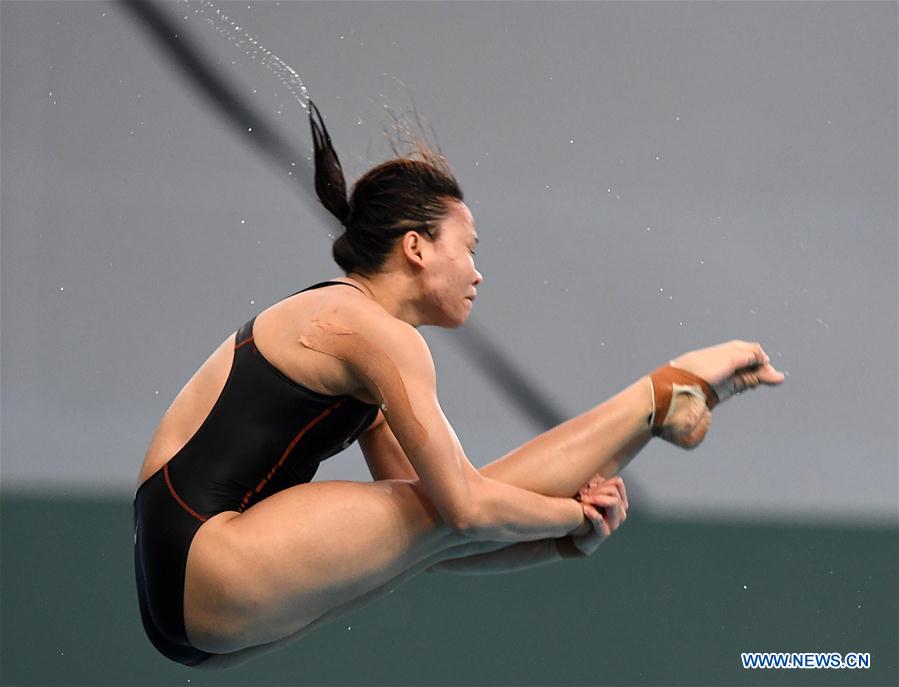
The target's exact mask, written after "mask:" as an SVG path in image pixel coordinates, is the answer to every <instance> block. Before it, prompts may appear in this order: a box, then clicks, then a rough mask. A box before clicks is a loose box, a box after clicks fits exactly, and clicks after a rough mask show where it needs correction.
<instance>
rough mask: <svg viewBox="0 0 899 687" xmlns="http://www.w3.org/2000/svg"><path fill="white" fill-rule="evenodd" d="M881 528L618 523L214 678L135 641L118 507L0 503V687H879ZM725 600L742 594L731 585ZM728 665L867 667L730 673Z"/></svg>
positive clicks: (419, 590) (889, 627)
mask: <svg viewBox="0 0 899 687" xmlns="http://www.w3.org/2000/svg"><path fill="white" fill-rule="evenodd" d="M897 535H899V531H897V530H896V529H894V528H879V529H878V528H850V527H845V528H835V527H811V526H797V525H789V524H779V525H735V524H732V523H728V524H715V523H708V522H699V521H659V520H647V519H645V518H644V519H640V518H638V517H637V516H631V517H630V518H629V519H628V521H627V524H626V525H625V526H624V527H622V529H621V530H620V531H619V532H618V533H616V535H615V536H614V537H613V538H612V539H611V540H610V541H608V542H607V543H606V544H604V545H603V548H602V549H600V552H599V553H597V554H596V555H595V556H594V557H593V558H591V559H589V560H587V561H583V562H582V561H568V562H565V563H562V564H557V565H553V566H547V567H544V568H539V569H536V570H532V571H528V572H521V573H515V574H508V575H498V576H479V577H472V576H458V575H449V574H433V575H422V576H420V577H418V578H416V579H415V580H413V581H411V582H409V583H408V584H407V585H405V586H403V587H401V588H399V589H398V590H397V591H396V592H395V593H393V594H391V595H390V596H389V597H387V598H385V599H383V600H381V601H379V602H377V603H375V604H373V605H372V606H369V607H368V608H367V609H365V610H363V611H360V612H358V613H356V614H354V615H351V616H348V617H347V618H345V619H344V620H337V621H335V622H334V623H332V624H331V625H328V626H326V627H323V628H321V629H320V630H318V631H317V632H315V633H313V634H312V635H310V636H309V637H308V638H306V639H305V640H303V641H302V642H300V643H299V644H297V645H295V646H293V647H290V648H287V649H285V650H284V651H282V652H281V653H278V654H274V655H271V656H267V657H263V658H261V659H259V660H257V661H256V662H255V663H251V664H249V665H247V666H244V667H241V668H237V669H234V670H231V671H227V672H208V671H197V670H191V669H188V668H182V667H179V666H177V665H175V664H172V663H169V662H168V661H166V660H165V659H163V658H162V657H160V656H159V655H157V654H156V653H155V651H154V649H153V648H152V647H151V646H150V644H149V642H147V640H146V639H145V638H144V636H143V632H142V629H141V627H140V621H139V618H138V611H137V601H136V598H135V594H134V590H133V572H132V559H131V542H132V532H131V507H130V503H128V502H126V501H121V500H98V499H94V500H91V499H84V498H66V497H58V496H54V497H52V498H36V497H25V496H21V495H14V494H10V493H4V494H2V497H0V536H2V539H0V555H2V558H0V565H2V568H0V572H2V577H0V584H2V594H0V617H2V624H0V651H2V654H0V683H2V684H3V685H190V686H191V687H194V686H197V687H199V686H201V685H241V687H245V686H247V685H265V684H273V685H715V686H724V685H897V684H899V669H897V653H899V649H897V647H899V632H897V622H899V621H897V619H899V604H897V596H899V589H897V586H899V582H897V581H899V571H897V561H899V536H897ZM744 585H745V588H744ZM741 651H837V652H840V653H845V652H849V651H859V652H870V653H871V655H872V668H871V669H870V670H867V671H865V670H857V671H836V670H820V671H818V670H816V671H812V670H805V671H744V670H742V668H741V667H740V652H741Z"/></svg>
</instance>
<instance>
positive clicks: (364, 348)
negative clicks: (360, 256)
mask: <svg viewBox="0 0 899 687" xmlns="http://www.w3.org/2000/svg"><path fill="white" fill-rule="evenodd" d="M300 343H301V344H302V345H303V346H305V347H306V348H309V349H311V350H313V351H317V352H319V353H324V354H325V355H329V356H331V357H332V358H337V359H338V360H342V361H344V362H345V363H349V364H350V365H352V366H353V367H354V368H355V369H356V370H357V371H358V372H359V373H360V374H361V375H362V376H363V377H364V378H366V379H368V380H370V381H371V382H372V383H373V384H374V386H375V387H376V388H377V390H378V403H379V404H380V406H381V412H383V413H384V416H385V417H386V418H387V420H388V423H389V424H390V428H391V429H392V430H393V432H394V434H396V437H397V439H398V440H399V442H400V444H402V446H403V449H404V450H405V451H406V452H407V454H410V455H412V456H414V455H417V454H418V453H419V452H420V451H421V449H422V447H423V446H424V445H425V444H426V443H427V441H428V430H426V429H425V427H424V425H422V424H421V422H419V421H418V418H417V417H416V416H415V412H414V409H413V408H412V403H411V402H410V401H409V395H408V394H407V393H406V386H405V384H403V378H402V376H401V375H400V371H399V368H398V367H397V366H396V364H395V363H394V362H393V360H392V359H391V358H390V356H389V355H388V354H387V352H386V351H384V350H382V349H381V348H380V347H379V346H378V345H377V344H375V343H374V342H373V341H371V340H370V339H368V338H366V337H365V336H363V335H362V334H360V333H359V332H356V331H353V330H352V329H347V328H345V327H342V326H340V325H337V324H334V323H332V322H327V321H324V320H317V319H316V320H312V321H311V322H309V324H308V325H306V327H305V328H304V329H303V332H302V333H301V334H300Z"/></svg>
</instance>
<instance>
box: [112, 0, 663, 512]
mask: <svg viewBox="0 0 899 687" xmlns="http://www.w3.org/2000/svg"><path fill="white" fill-rule="evenodd" d="M120 3H121V4H122V5H123V6H124V7H126V8H127V9H128V10H129V11H130V12H131V13H132V15H134V17H135V18H137V19H139V20H140V23H141V24H142V25H143V26H144V27H145V29H146V31H147V33H148V34H149V35H150V36H151V37H152V38H153V39H154V41H155V43H156V45H157V46H158V47H159V48H160V50H161V51H162V52H163V53H164V54H165V55H166V56H167V57H168V58H169V59H170V60H171V61H172V62H173V63H174V64H175V66H176V67H178V72H179V73H180V74H182V75H183V77H184V78H186V79H187V80H188V82H189V83H190V84H191V85H193V86H195V87H197V88H199V89H200V92H201V93H202V94H203V95H204V96H206V99H207V100H208V101H209V103H210V104H211V105H212V106H213V109H214V110H215V111H216V113H218V114H219V115H220V116H222V117H224V118H225V120H226V121H227V122H228V123H229V124H231V125H232V127H233V128H234V129H235V130H236V132H237V133H238V135H239V136H240V137H241V138H242V139H245V140H246V138H247V134H248V132H247V129H250V128H252V130H253V135H252V136H250V137H249V139H248V140H249V142H250V143H251V144H252V145H253V146H254V147H255V149H256V150H257V151H258V152H259V153H260V155H261V156H262V157H263V159H264V160H265V161H266V162H267V163H269V164H271V165H274V166H275V167H276V168H277V170H278V171H279V172H282V173H283V172H284V171H285V170H291V171H293V172H294V174H293V175H292V179H293V180H294V181H295V186H296V188H297V190H299V191H300V192H301V193H302V194H303V195H305V196H306V198H307V199H308V200H309V201H310V202H309V207H311V208H313V209H314V210H315V212H317V213H318V214H319V216H320V217H321V219H322V226H323V227H328V226H331V225H333V222H334V218H333V217H332V216H331V214H330V213H328V212H327V210H325V209H324V208H323V207H322V205H321V203H319V201H318V198H317V197H316V195H315V192H314V188H315V186H314V178H315V176H314V175H315V170H314V167H313V166H312V163H311V162H309V161H308V160H307V159H306V158H307V153H306V152H304V151H302V150H300V149H299V148H298V147H297V146H296V145H295V144H294V143H293V142H292V141H291V140H290V139H289V138H287V137H286V136H283V135H281V134H280V133H279V132H278V130H277V129H276V128H275V127H274V126H271V125H270V124H269V123H268V121H267V120H266V119H265V117H264V116H263V115H261V114H259V113H258V112H257V111H255V110H254V108H253V107H252V105H250V104H249V103H248V102H247V101H245V100H244V98H243V97H242V96H241V94H240V93H238V92H237V90H236V89H234V88H233V87H231V85H230V84H229V83H228V81H227V79H226V78H225V77H224V76H223V75H222V74H221V73H220V72H219V70H218V69H217V68H216V67H215V65H214V64H213V62H212V61H211V60H209V59H207V58H206V57H205V55H204V54H203V51H202V50H201V49H200V47H199V45H198V44H197V43H196V42H195V41H193V40H192V39H191V38H190V37H189V36H188V35H187V34H186V32H185V30H184V27H183V26H182V25H181V24H178V23H176V22H175V21H173V20H172V19H171V18H170V17H169V16H168V15H167V14H166V12H165V11H163V9H162V7H163V5H162V3H159V2H153V1H152V0H120ZM293 163H296V166H292V165H293ZM455 337H457V338H459V339H461V340H462V342H463V345H462V351H463V352H464V353H465V355H466V357H467V358H468V359H469V360H470V361H471V363H472V364H473V365H475V367H477V368H478V369H479V370H480V371H481V373H482V374H483V375H484V376H485V377H487V378H488V379H489V380H490V381H491V382H492V383H493V384H494V385H495V386H496V387H497V388H498V389H499V390H500V391H502V392H503V394H504V395H505V396H506V398H507V399H508V400H509V401H510V402H511V403H512V404H513V405H514V406H515V407H517V408H518V409H519V410H520V411H521V412H522V413H523V414H524V415H525V416H526V417H528V419H529V420H530V421H531V423H532V424H533V425H534V427H535V428H538V429H539V430H541V431H544V430H547V429H550V428H551V427H555V426H556V425H558V424H559V423H561V422H563V421H564V420H565V419H567V417H568V416H567V415H566V414H564V413H563V412H562V411H561V410H560V409H559V408H558V407H557V406H556V405H555V404H554V403H552V402H551V401H550V400H549V399H548V397H547V395H546V394H545V393H543V392H542V391H541V390H540V387H539V385H538V384H537V382H536V381H535V380H533V379H532V378H531V377H530V376H529V375H527V374H525V373H524V372H523V371H522V370H521V369H520V368H519V367H518V366H516V365H515V364H514V363H513V362H512V361H511V360H510V359H509V358H508V356H506V355H505V354H504V353H503V350H502V349H501V348H500V347H499V346H497V345H496V344H495V343H493V341H492V340H491V339H490V337H489V336H488V335H487V333H486V332H484V331H483V329H482V328H481V327H480V326H479V325H478V324H477V323H476V322H474V321H472V319H469V321H468V323H467V324H466V325H465V327H463V328H462V329H460V330H459V331H458V332H457V333H456V334H455ZM628 490H629V491H630V492H632V493H636V494H639V493H640V491H641V490H639V489H638V488H637V487H636V485H634V484H633V481H632V480H631V482H630V483H629V485H628ZM639 500H640V501H642V502H643V503H644V504H645V503H646V499H643V498H640V499H639Z"/></svg>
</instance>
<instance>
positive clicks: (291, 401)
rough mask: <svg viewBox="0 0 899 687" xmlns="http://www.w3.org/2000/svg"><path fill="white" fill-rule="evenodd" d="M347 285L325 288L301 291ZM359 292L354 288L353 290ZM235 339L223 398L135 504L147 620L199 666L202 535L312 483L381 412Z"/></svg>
mask: <svg viewBox="0 0 899 687" xmlns="http://www.w3.org/2000/svg"><path fill="white" fill-rule="evenodd" d="M331 284H343V285H344V286H353V285H352V284H347V283H346V282H322V283H319V284H315V285H313V286H310V287H308V288H307V289H303V291H308V290H311V289H317V288H321V287H323V286H328V285H331ZM354 288H356V287H354ZM298 293H301V292H298ZM255 319H256V318H255V317H254V318H253V319H252V320H250V321H249V322H247V323H246V324H245V325H243V327H241V328H240V330H239V331H238V332H237V337H236V339H235V345H234V362H233V363H232V366H231V373H230V374H229V375H228V381H227V382H226V383H225V387H224V389H222V392H221V394H220V396H219V398H218V400H217V401H216V403H215V406H213V408H212V411H211V412H210V413H209V415H208V416H207V418H206V420H205V421H204V422H203V424H202V426H201V427H200V429H199V430H197V432H196V434H194V435H193V436H192V437H191V438H190V440H189V441H188V442H187V444H185V446H184V447H183V448H182V449H181V450H180V451H178V453H176V454H175V456H174V457H173V458H172V459H171V460H169V462H168V463H166V464H165V466H164V467H163V468H162V469H161V470H158V471H157V472H155V473H154V474H153V476H152V477H150V478H149V479H147V480H146V481H145V482H144V483H143V484H141V485H140V487H139V488H138V490H137V494H136V495H135V497H134V567H135V573H136V577H137V594H138V600H139V602H140V612H141V619H142V621H143V625H144V629H145V630H146V633H147V636H148V637H149V638H150V641H151V642H152V643H153V645H154V646H155V647H156V648H157V649H158V650H159V651H160V652H161V653H162V654H163V655H164V656H166V657H167V658H170V659H172V660H173V661H177V662H179V663H183V664H184V665H189V666H193V665H197V664H199V663H202V662H203V661H205V660H206V659H208V658H209V656H211V654H208V653H206V652H204V651H200V650H199V649H196V648H194V647H193V646H191V644H190V642H189V641H188V639H187V635H186V632H185V629H184V575H185V570H186V567H187V553H188V550H189V549H190V544H191V541H192V540H193V538H194V535H195V534H196V533H197V530H198V529H200V525H202V524H203V523H204V522H205V521H206V520H208V519H209V518H211V517H212V516H213V515H216V514H217V513H221V512H224V511H237V512H243V511H244V510H246V509H247V508H249V507H250V506H252V505H253V504H255V503H258V502H259V501H261V500H263V499H265V498H267V497H269V496H271V495H272V494H275V493H277V492H279V491H281V490H282V489H287V488H288V487H292V486H294V485H297V484H303V483H306V482H310V481H311V480H312V477H313V476H314V475H315V472H316V470H317V469H318V466H319V463H320V462H321V461H323V460H325V459H327V458H329V457H331V456H333V455H334V454H335V453H338V452H339V451H342V450H343V449H344V448H346V447H347V446H349V445H350V444H351V443H353V442H354V441H355V440H356V439H357V438H358V437H359V435H360V434H361V433H362V432H363V431H365V429H367V428H368V427H369V426H370V425H371V423H372V422H374V419H375V417H376V416H377V413H378V407H377V406H373V405H370V404H367V403H363V402H361V401H359V400H356V399H354V398H352V397H350V396H326V395H325V394H320V393H317V392H315V391H312V390H311V389H307V388H306V387H304V386H302V385H300V384H297V383H296V382H294V381H292V380H291V379H289V378H288V377H287V376H285V375H284V374H283V373H282V372H281V371H279V370H278V369H277V368H275V367H274V366H273V365H272V364H271V363H270V362H269V361H267V360H266V359H265V358H264V357H263V356H262V354H261V353H260V352H259V351H258V350H257V349H256V346H255V345H254V343H253V322H254V321H255Z"/></svg>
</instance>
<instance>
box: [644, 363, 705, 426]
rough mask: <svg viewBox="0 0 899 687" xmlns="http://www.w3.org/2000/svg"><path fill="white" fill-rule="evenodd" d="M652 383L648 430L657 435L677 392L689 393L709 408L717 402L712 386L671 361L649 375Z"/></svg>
mask: <svg viewBox="0 0 899 687" xmlns="http://www.w3.org/2000/svg"><path fill="white" fill-rule="evenodd" d="M649 379H650V382H651V383H652V403H653V408H652V416H651V418H650V421H649V424H650V428H651V429H650V431H651V432H652V435H653V436H655V437H657V436H659V435H660V434H661V433H662V427H664V426H665V421H666V420H667V419H668V418H669V416H670V415H671V413H673V412H674V403H673V401H674V397H675V396H677V395H678V394H689V395H690V396H693V397H695V398H698V399H699V400H700V401H702V402H703V403H705V404H706V406H707V407H708V409H709V410H711V409H712V408H714V407H715V406H716V405H717V404H718V394H717V393H716V392H715V390H714V389H713V388H712V386H711V385H710V384H709V383H708V382H707V381H705V380H704V379H702V378H701V377H698V376H696V375H695V374H693V373H692V372H687V371H686V370H682V369H681V368H679V367H674V365H672V364H671V363H668V364H667V365H662V367H660V368H658V369H657V370H656V371H655V372H653V373H652V374H651V375H649Z"/></svg>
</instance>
